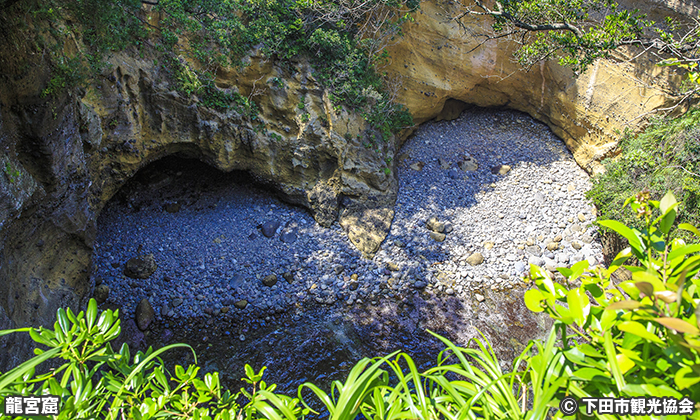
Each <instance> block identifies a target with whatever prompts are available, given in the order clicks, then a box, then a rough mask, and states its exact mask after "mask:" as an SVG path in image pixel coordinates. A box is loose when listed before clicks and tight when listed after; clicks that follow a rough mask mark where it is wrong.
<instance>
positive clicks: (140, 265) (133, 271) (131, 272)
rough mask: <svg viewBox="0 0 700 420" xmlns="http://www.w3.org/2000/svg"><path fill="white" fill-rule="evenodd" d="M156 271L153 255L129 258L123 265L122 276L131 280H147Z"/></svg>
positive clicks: (156, 266)
mask: <svg viewBox="0 0 700 420" xmlns="http://www.w3.org/2000/svg"><path fill="white" fill-rule="evenodd" d="M157 269H158V264H156V258H155V257H154V256H153V254H148V255H139V256H138V257H134V258H131V259H130V260H129V261H127V262H126V264H125V265H124V275H125V276H127V277H131V278H132V279H147V278H149V277H151V275H152V274H153V273H155V272H156V270H157Z"/></svg>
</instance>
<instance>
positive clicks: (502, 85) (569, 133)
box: [385, 0, 699, 172]
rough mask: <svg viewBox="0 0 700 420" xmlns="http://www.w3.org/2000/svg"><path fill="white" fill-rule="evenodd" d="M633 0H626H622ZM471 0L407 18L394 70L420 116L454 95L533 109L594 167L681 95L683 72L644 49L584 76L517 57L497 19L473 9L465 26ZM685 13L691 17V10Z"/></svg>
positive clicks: (674, 4) (690, 5) (672, 7)
mask: <svg viewBox="0 0 700 420" xmlns="http://www.w3.org/2000/svg"><path fill="white" fill-rule="evenodd" d="M621 3H622V4H624V3H625V2H624V1H623V2H621ZM626 3H629V4H627V6H629V7H631V8H639V9H641V10H642V12H647V11H648V12H649V13H650V16H649V17H650V18H652V19H655V20H657V21H662V20H663V19H665V17H666V16H672V17H679V16H681V15H679V14H691V15H692V14H694V15H697V13H698V10H699V9H698V4H697V2H692V1H690V0H674V1H661V0H646V1H634V2H631V1H627V2H626ZM467 6H473V3H472V2H470V1H468V0H463V1H462V2H452V1H442V0H427V1H423V2H421V9H420V11H419V12H418V13H417V14H416V15H415V21H414V22H409V23H407V24H406V25H405V26H404V36H403V38H402V39H401V41H400V42H398V43H397V44H395V45H394V46H392V47H391V48H390V53H391V57H392V61H391V63H390V64H389V65H388V66H387V67H386V69H385V70H387V71H389V72H390V73H393V74H395V75H398V80H400V81H401V87H400V89H399V99H398V101H399V102H401V103H403V104H405V105H406V106H408V108H409V109H410V110H411V113H412V114H413V117H414V119H415V120H416V122H422V121H426V120H429V119H431V118H434V117H436V116H439V115H440V113H441V110H442V109H443V107H444V106H445V104H446V103H447V109H446V114H449V113H450V110H452V109H453V108H452V105H453V104H451V103H450V100H459V101H463V102H465V103H467V104H471V105H477V106H482V107H494V106H498V107H507V108H512V109H517V110H520V111H524V112H527V113H528V114H530V115H531V116H533V117H534V118H536V119H538V120H541V121H543V122H545V123H547V124H548V125H549V126H550V127H551V129H552V130H553V131H554V132H555V133H556V134H557V135H558V136H560V137H561V138H562V139H563V140H564V141H565V142H566V144H567V146H568V147H569V149H570V150H571V151H572V152H573V154H574V157H575V158H576V160H577V162H578V163H579V164H580V165H581V166H582V167H584V168H585V169H587V170H588V171H589V172H595V171H597V170H600V164H599V161H600V160H601V159H602V158H603V157H606V156H608V155H609V153H610V152H611V151H613V150H614V149H615V147H616V145H617V141H618V139H619V134H618V133H619V132H622V131H624V129H625V128H630V129H633V130H634V129H637V128H638V127H639V126H640V123H642V122H643V121H644V119H643V118H642V116H648V114H649V113H650V112H651V111H653V110H654V109H658V108H665V107H668V106H670V105H673V104H675V101H676V100H678V98H676V97H674V96H673V95H672V93H673V92H674V90H675V88H676V87H677V86H678V84H679V82H680V79H679V77H678V76H677V75H676V74H674V73H673V72H672V71H669V69H668V68H665V67H659V66H657V65H656V63H657V61H658V58H657V57H653V56H649V55H641V56H639V57H637V58H636V59H631V57H634V56H636V55H637V54H639V53H640V51H638V50H631V51H620V52H619V53H618V54H617V56H616V57H615V58H616V59H615V60H600V61H598V62H596V63H595V64H594V65H592V66H591V67H590V68H589V70H588V71H587V72H586V73H584V74H583V75H581V76H580V77H578V78H574V77H573V74H572V72H571V70H570V69H568V68H565V67H562V66H560V65H559V64H558V63H557V62H555V61H550V62H542V63H541V64H540V65H538V66H535V67H533V68H531V69H529V70H525V69H523V68H522V67H521V66H520V65H519V64H518V63H516V62H515V61H514V60H513V52H514V51H515V50H516V49H517V47H518V46H517V45H516V44H515V43H513V42H509V41H508V40H507V39H491V40H489V39H487V37H488V36H493V35H494V32H493V30H492V29H491V23H492V20H491V19H488V18H484V17H477V16H467V17H465V18H463V19H462V23H463V24H464V27H461V26H460V25H459V24H458V22H457V21H456V20H455V19H454V17H456V16H458V15H460V14H461V13H462V12H463V10H464V9H465V7H467ZM681 17H682V16H681Z"/></svg>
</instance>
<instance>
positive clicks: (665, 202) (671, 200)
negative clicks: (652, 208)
mask: <svg viewBox="0 0 700 420" xmlns="http://www.w3.org/2000/svg"><path fill="white" fill-rule="evenodd" d="M676 206H678V202H677V201H676V197H675V196H674V195H673V193H672V192H671V191H668V192H667V193H666V195H664V198H662V199H661V201H660V202H659V210H661V214H664V215H665V214H666V213H668V212H669V211H671V210H673V209H674V208H676Z"/></svg>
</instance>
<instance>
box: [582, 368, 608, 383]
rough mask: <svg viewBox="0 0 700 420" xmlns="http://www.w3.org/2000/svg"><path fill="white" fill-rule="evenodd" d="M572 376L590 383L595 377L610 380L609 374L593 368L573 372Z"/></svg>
mask: <svg viewBox="0 0 700 420" xmlns="http://www.w3.org/2000/svg"><path fill="white" fill-rule="evenodd" d="M573 376H574V377H575V378H579V379H583V380H586V381H592V380H593V379H594V378H596V377H598V378H610V373H608V372H604V371H602V370H599V369H595V368H590V367H585V368H581V369H579V370H576V371H574V373H573Z"/></svg>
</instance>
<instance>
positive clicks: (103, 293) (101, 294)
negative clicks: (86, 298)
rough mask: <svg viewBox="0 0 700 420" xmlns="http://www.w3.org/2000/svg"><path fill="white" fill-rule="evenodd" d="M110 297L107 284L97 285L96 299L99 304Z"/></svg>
mask: <svg viewBox="0 0 700 420" xmlns="http://www.w3.org/2000/svg"><path fill="white" fill-rule="evenodd" d="M108 297H109V286H107V285H106V284H100V285H99V286H97V287H95V300H96V301H97V303H98V304H101V303H104V302H105V301H106V300H107V298H108Z"/></svg>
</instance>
